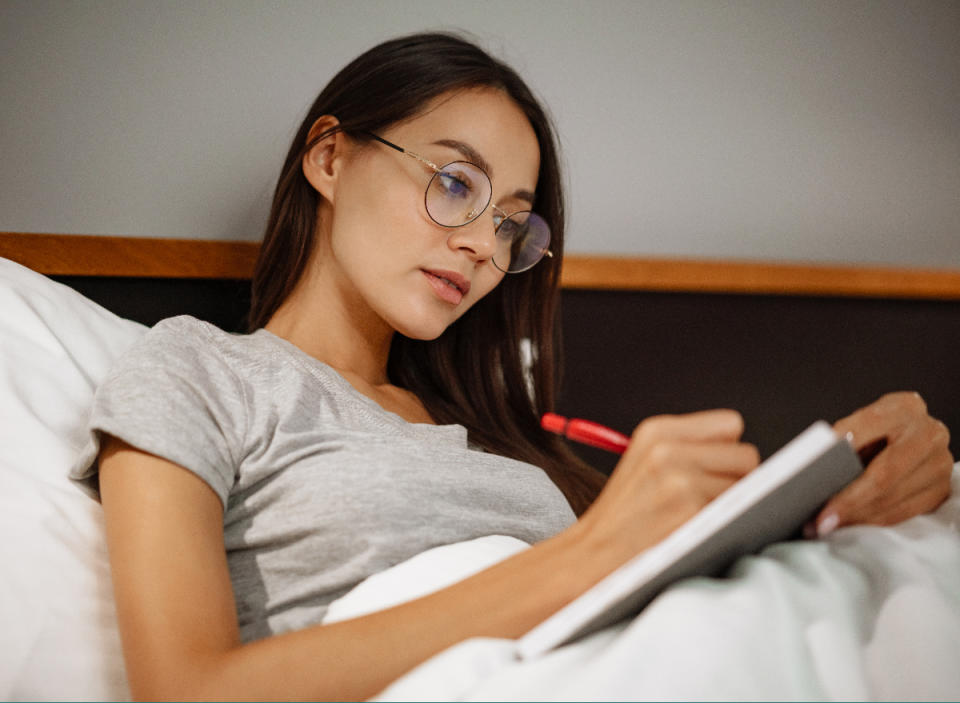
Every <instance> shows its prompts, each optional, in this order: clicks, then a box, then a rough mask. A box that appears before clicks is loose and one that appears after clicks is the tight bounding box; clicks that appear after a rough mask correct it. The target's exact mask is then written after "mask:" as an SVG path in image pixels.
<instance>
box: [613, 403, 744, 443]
mask: <svg viewBox="0 0 960 703" xmlns="http://www.w3.org/2000/svg"><path fill="white" fill-rule="evenodd" d="M742 434H743V417H742V416H741V415H740V413H738V412H736V411H735V410H703V411H701V412H695V413H689V414H687V415H658V416H656V417H651V418H648V419H646V420H644V421H643V422H641V423H640V424H639V425H637V428H636V429H635V430H634V431H633V435H632V437H631V446H632V445H634V444H636V445H638V448H639V449H646V448H648V447H650V446H652V445H653V444H656V443H658V442H663V441H681V442H732V441H736V440H737V439H739V438H740V436H741V435H742Z"/></svg>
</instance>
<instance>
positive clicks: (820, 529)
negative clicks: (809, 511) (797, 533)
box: [817, 513, 840, 537]
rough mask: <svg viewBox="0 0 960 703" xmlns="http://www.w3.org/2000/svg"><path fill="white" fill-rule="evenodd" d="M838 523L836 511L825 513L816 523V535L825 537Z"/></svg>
mask: <svg viewBox="0 0 960 703" xmlns="http://www.w3.org/2000/svg"><path fill="white" fill-rule="evenodd" d="M839 524H840V518H839V517H838V516H837V514H836V513H827V514H826V515H825V516H824V517H823V519H821V520H820V522H818V523H817V537H826V536H827V535H829V534H830V533H831V532H833V531H834V530H835V529H837V525H839Z"/></svg>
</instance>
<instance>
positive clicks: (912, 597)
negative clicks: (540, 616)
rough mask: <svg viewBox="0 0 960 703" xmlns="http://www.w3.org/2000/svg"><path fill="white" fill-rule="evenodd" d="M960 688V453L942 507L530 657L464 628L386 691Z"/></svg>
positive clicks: (639, 693)
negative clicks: (470, 635)
mask: <svg viewBox="0 0 960 703" xmlns="http://www.w3.org/2000/svg"><path fill="white" fill-rule="evenodd" d="M519 548H522V545H518V544H517V543H516V541H515V540H511V539H509V538H505V537H493V538H482V539H480V540H474V541H473V542H469V543H463V544H460V545H451V546H447V547H441V548H438V549H437V550H433V551H432V552H428V553H425V554H422V555H419V556H418V557H416V558H415V559H414V560H411V561H410V562H407V563H404V564H401V565H399V566H398V567H395V568H394V569H391V570H388V571H386V572H383V573H381V574H378V575H376V576H374V577H372V578H371V579H368V581H366V582H364V583H363V584H361V586H359V587H358V588H357V589H355V590H354V591H352V592H351V593H349V594H347V595H346V596H344V598H343V599H341V600H340V601H337V602H336V603H335V604H334V606H333V607H332V608H331V615H330V619H343V618H346V617H350V616H352V615H354V614H361V613H364V612H369V611H371V610H374V609H377V607H379V606H380V605H381V604H382V605H383V606H386V605H394V604H396V603H397V602H401V601H402V600H406V599H408V598H411V597H415V596H417V595H422V594H424V593H427V592H430V591H431V590H434V587H442V586H445V585H447V584H448V583H450V582H451V581H454V580H457V579H459V578H463V577H465V576H467V575H469V574H470V573H472V572H473V571H474V570H479V569H480V568H484V567H486V566H488V565H489V564H491V563H493V562H494V561H496V556H495V553H496V552H497V551H499V552H500V555H501V558H506V557H507V556H509V555H511V554H513V553H515V552H516V551H517V550H518V549H519ZM473 567H476V568H475V569H474V568H473ZM958 698H960V464H958V465H957V467H955V470H954V491H953V497H952V498H950V500H949V501H948V502H947V503H945V504H944V505H943V506H942V507H941V508H940V509H939V510H937V511H936V512H935V513H933V514H930V515H925V516H921V517H917V518H914V519H913V520H910V521H907V522H905V523H902V524H901V525H898V526H896V527H892V528H878V527H864V526H861V527H851V528H843V529H840V530H838V531H837V532H836V533H834V534H833V535H831V536H830V537H829V538H827V539H825V540H822V541H802V542H790V543H784V544H779V545H774V546H772V547H770V548H768V549H766V550H765V551H764V552H763V553H762V554H761V555H759V556H752V557H746V558H743V559H741V560H740V561H739V562H737V564H736V565H735V567H734V568H733V569H732V570H731V573H730V576H729V578H725V579H708V578H697V579H688V580H686V581H684V582H681V583H679V584H677V585H675V586H673V587H672V588H670V589H669V590H668V591H666V592H665V593H664V594H662V595H661V596H660V597H658V598H657V599H656V600H654V601H653V603H651V604H650V605H649V606H648V607H647V608H646V609H645V610H644V611H643V612H642V613H641V614H640V615H639V616H638V617H636V618H635V619H634V620H633V621H632V622H630V623H624V624H622V625H619V626H617V627H615V628H609V629H607V630H605V631H602V632H600V633H598V634H596V635H594V636H592V637H590V638H587V639H584V640H581V641H579V642H576V643H573V644H571V645H568V646H566V647H563V648H561V649H559V650H556V651H555V652H552V653H550V654H548V655H546V656H543V657H540V658H538V659H536V660H533V661H520V660H519V659H518V658H517V656H516V648H515V644H514V642H512V641H510V640H496V639H475V640H469V641H467V642H464V643H461V644H459V645H457V646H455V647H452V648H450V649H449V650H447V651H445V652H443V653H441V654H439V655H437V656H436V657H434V658H432V659H431V660H429V661H428V662H426V663H424V664H423V665H421V666H420V667H418V668H417V669H415V670H414V671H412V672H411V673H409V674H408V675H406V676H404V677H402V678H401V679H399V680H398V681H396V682H395V683H394V684H393V685H391V686H390V687H388V688H387V689H386V690H385V691H383V692H382V693H381V694H380V695H379V696H378V698H377V700H381V701H400V700H478V701H480V700H513V701H516V700H957V699H958Z"/></svg>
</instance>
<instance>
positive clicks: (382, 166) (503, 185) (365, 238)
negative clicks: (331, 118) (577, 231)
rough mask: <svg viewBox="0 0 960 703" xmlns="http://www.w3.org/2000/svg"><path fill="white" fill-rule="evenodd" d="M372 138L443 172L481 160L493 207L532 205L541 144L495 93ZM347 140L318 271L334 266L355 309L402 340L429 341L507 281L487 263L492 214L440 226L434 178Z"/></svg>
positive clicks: (437, 104) (474, 94) (467, 95)
mask: <svg viewBox="0 0 960 703" xmlns="http://www.w3.org/2000/svg"><path fill="white" fill-rule="evenodd" d="M378 136H380V137H383V138H384V139H387V140H389V141H390V142H393V143H394V144H397V145H399V146H401V147H403V148H405V149H407V150H408V151H412V152H415V153H417V154H419V155H420V156H423V157H424V158H426V159H428V160H430V161H432V162H433V163H434V164H436V165H438V166H441V167H442V166H444V165H445V164H448V163H450V162H452V161H458V160H459V161H470V162H474V163H476V162H477V161H478V160H482V161H481V163H483V162H485V163H486V166H487V173H488V175H489V177H490V181H491V183H492V186H493V194H492V198H491V205H496V206H497V207H498V208H500V209H501V210H503V211H505V212H507V213H512V212H516V211H518V210H528V209H530V208H531V206H532V203H531V202H530V201H529V199H530V197H531V196H530V195H529V194H531V193H534V192H535V191H536V186H537V174H538V172H539V169H540V149H539V146H538V143H537V138H536V135H535V134H534V131H533V128H532V127H531V126H530V123H529V121H528V120H527V118H526V116H525V115H524V114H523V112H521V110H520V108H518V107H517V106H516V104H515V103H514V102H513V101H512V100H511V99H510V98H509V97H508V96H507V95H506V94H505V93H503V92H501V91H499V90H494V89H487V88H478V89H471V90H465V91H459V92H454V93H448V94H445V95H442V96H440V97H439V98H437V99H436V100H434V101H433V102H432V103H430V105H429V107H428V109H427V110H426V111H424V112H423V113H422V114H421V115H420V116H418V117H416V118H415V119H411V120H409V121H406V122H403V123H401V124H397V125H394V126H393V127H391V128H389V129H386V130H385V131H383V132H382V133H380V134H379V135H378ZM350 144H351V145H352V146H348V147H347V152H346V158H344V160H343V166H342V168H341V169H340V171H339V173H338V176H337V180H336V183H335V191H334V192H333V197H332V203H328V204H327V207H326V208H325V212H324V213H323V217H328V218H329V222H328V223H323V222H322V220H321V230H320V232H321V233H322V234H321V237H327V238H328V240H327V241H326V242H321V247H322V248H323V249H324V257H323V258H324V259H325V262H324V264H323V265H324V267H325V268H326V267H327V266H330V267H332V273H333V275H334V276H335V277H336V278H337V281H338V290H339V291H340V294H341V295H343V296H346V298H345V300H344V302H345V303H346V304H348V305H350V306H351V307H350V310H351V312H356V313H361V314H362V313H364V312H370V313H373V315H374V316H375V319H376V318H378V319H379V320H382V321H383V322H384V323H385V324H386V325H388V326H389V327H390V328H391V329H392V330H395V331H397V332H400V333H401V334H404V335H406V336H408V337H412V338H415V339H434V338H436V337H438V336H439V335H440V334H441V333H442V332H443V331H444V330H445V329H446V328H447V327H448V326H449V325H450V324H451V323H452V322H454V321H455V320H456V319H457V318H459V317H460V316H461V315H463V314H464V313H465V312H466V311H467V310H468V309H469V308H470V307H471V306H472V305H473V304H474V303H476V302H477V301H478V300H480V299H481V298H483V296H485V295H486V294H487V293H489V292H490V291H491V290H493V288H494V287H495V286H496V285H497V284H498V283H499V282H500V280H501V279H502V278H503V276H504V273H503V272H501V271H500V270H499V269H498V268H497V267H496V266H494V264H493V262H492V260H491V256H492V254H493V251H494V247H495V232H494V221H493V215H494V211H493V208H492V207H488V208H487V210H486V211H484V212H483V214H482V215H480V217H478V218H477V219H476V220H474V221H473V222H471V223H470V224H467V225H464V226H462V227H457V228H449V227H443V226H441V225H438V224H437V223H436V222H434V221H433V220H432V219H431V218H430V216H429V214H428V213H427V211H426V207H425V204H424V193H425V191H426V187H427V184H428V182H429V181H430V178H431V177H432V175H433V172H432V171H431V169H430V168H429V167H428V166H426V165H425V164H423V163H422V162H420V161H417V160H416V159H413V158H410V157H409V156H408V155H405V154H402V153H400V152H398V151H395V150H393V149H391V148H389V147H387V146H385V145H382V144H380V143H378V142H369V143H364V144H362V145H358V144H356V143H355V142H350ZM327 272H331V271H330V269H327ZM518 275H523V274H518ZM451 283H453V284H454V285H451ZM357 306H360V307H357Z"/></svg>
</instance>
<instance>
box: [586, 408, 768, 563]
mask: <svg viewBox="0 0 960 703" xmlns="http://www.w3.org/2000/svg"><path fill="white" fill-rule="evenodd" d="M742 434H743V418H742V417H741V416H740V414H739V413H737V412H735V411H733V410H707V411H703V412H697V413H691V414H688V415H661V416H656V417H651V418H649V419H647V420H644V421H643V422H642V423H640V424H639V425H638V426H637V428H636V430H634V432H633V435H632V436H631V439H630V445H629V446H628V447H627V450H626V452H625V453H624V455H623V457H622V458H621V460H620V462H619V463H618V464H617V467H616V469H615V470H614V472H613V473H612V474H611V476H610V479H609V481H607V484H606V486H605V487H604V489H603V491H602V492H601V493H600V495H599V496H598V497H597V499H596V500H595V501H594V503H593V505H591V506H590V508H589V509H588V510H587V511H586V512H585V513H584V515H583V516H582V517H581V519H580V521H579V523H578V524H577V526H576V528H575V529H577V530H579V531H580V532H581V536H582V537H583V538H585V539H586V540H587V541H588V542H589V543H590V544H591V545H592V547H593V548H594V549H599V550H602V551H604V552H606V553H608V554H610V555H611V557H612V558H613V559H615V560H616V561H618V562H620V561H626V560H627V559H630V558H631V557H633V556H634V555H636V554H638V553H640V552H641V551H643V550H644V549H647V548H648V547H651V546H653V545H654V544H656V543H657V542H659V541H661V540H662V539H664V538H665V537H666V536H667V535H669V534H670V533H671V532H673V531H674V530H675V529H676V528H677V527H679V526H680V525H682V524H683V523H684V522H685V521H687V520H688V519H689V518H691V517H692V516H693V515H694V514H696V513H697V512H698V511H699V510H700V509H701V508H703V506H705V505H706V504H707V503H709V502H710V501H711V500H713V499H714V498H716V497H717V496H718V495H719V494H720V493H722V492H723V491H724V490H726V489H727V488H729V487H730V486H731V485H732V484H733V483H734V482H736V481H737V480H738V479H740V478H742V477H743V476H744V475H745V474H747V473H749V472H750V471H752V470H753V469H754V468H756V467H757V465H758V464H759V463H760V457H759V454H758V452H757V449H756V447H754V446H753V445H751V444H746V443H743V442H741V441H740V438H741V436H742Z"/></svg>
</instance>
